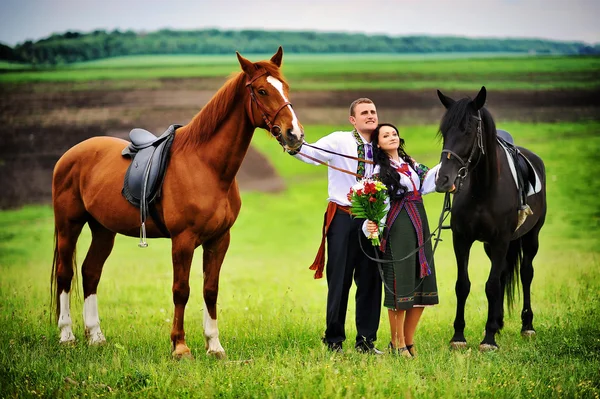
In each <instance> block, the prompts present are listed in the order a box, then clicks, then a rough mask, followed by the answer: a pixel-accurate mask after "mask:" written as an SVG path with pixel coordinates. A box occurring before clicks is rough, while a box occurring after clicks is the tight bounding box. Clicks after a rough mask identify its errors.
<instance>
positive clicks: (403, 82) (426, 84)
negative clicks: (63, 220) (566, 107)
mask: <svg viewBox="0 0 600 399" xmlns="http://www.w3.org/2000/svg"><path fill="white" fill-rule="evenodd" d="M270 56H271V55H264V56H257V55H250V56H248V57H249V58H250V59H251V60H253V61H258V60H261V59H266V58H268V57H270ZM284 64H285V67H284V72H285V74H286V77H287V78H288V80H289V81H290V84H292V85H293V87H294V89H295V90H343V89H362V88H364V87H369V88H371V89H387V90H420V89H432V88H437V87H441V86H444V87H446V88H447V90H454V89H460V90H475V89H477V88H478V87H480V86H481V82H483V81H485V82H487V84H486V86H487V87H488V88H490V89H493V90H533V89H535V90H547V89H595V88H598V87H600V73H599V72H598V71H599V70H600V57H568V56H557V57H553V56H523V55H519V56H515V55H510V56H509V55H506V54H500V55H490V54H483V55H482V54H479V55H473V54H471V55H462V56H461V55H458V56H457V55H447V54H442V55H440V54H437V55H436V54H432V55H429V56H424V55H420V56H417V55H393V54H371V55H367V54H346V55H296V54H289V55H285V57H284ZM349 65H351V66H352V67H351V68H349V67H348V66H349ZM236 68H237V59H236V57H235V55H234V54H231V55H229V56H138V57H119V58H115V59H105V60H99V61H93V62H86V63H81V64H74V65H68V66H63V67H57V68H48V69H41V70H31V69H29V68H27V69H24V70H21V71H15V70H14V65H13V66H12V67H11V68H2V65H0V72H2V73H0V83H3V82H4V83H28V82H87V81H97V80H106V81H115V80H134V81H135V80H144V81H147V80H157V79H164V78H200V77H202V78H207V77H208V78H222V77H224V76H227V75H229V74H230V73H231V71H232V70H235V69H236ZM2 69H4V71H2ZM145 84H146V85H147V84H148V83H147V82H146V83H145Z"/></svg>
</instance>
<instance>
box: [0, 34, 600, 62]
mask: <svg viewBox="0 0 600 399" xmlns="http://www.w3.org/2000/svg"><path fill="white" fill-rule="evenodd" d="M279 45H282V46H283V47H284V49H285V51H286V52H288V53H444V52H455V53H456V52H458V53H460V52H523V53H536V54H573V55H586V54H600V44H596V45H594V46H590V45H587V44H585V43H582V42H560V41H550V40H541V39H493V38H483V39H468V38H463V37H440V36H397V37H392V36H384V35H366V34H352V33H321V32H308V31H307V32H289V31H263V30H241V31H233V30H217V29H208V30H194V31H175V30H167V29H164V30H159V31H156V32H147V33H139V32H133V31H126V32H121V31H118V30H115V31H112V32H107V31H104V30H96V31H94V32H91V33H80V32H66V33H64V34H54V35H52V36H50V37H48V38H46V39H42V40H38V41H36V42H32V41H26V42H24V43H22V44H18V45H17V46H15V47H14V48H11V47H9V46H6V45H2V44H0V59H2V60H7V61H18V62H27V63H31V64H64V63H72V62H81V61H90V60H96V59H101V58H107V57H117V56H126V55H140V54H230V53H232V52H234V51H240V52H242V53H247V54H249V53H272V52H273V51H274V49H276V48H277V47H278V46H279Z"/></svg>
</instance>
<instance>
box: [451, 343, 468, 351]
mask: <svg viewBox="0 0 600 399" xmlns="http://www.w3.org/2000/svg"><path fill="white" fill-rule="evenodd" d="M450 348H451V349H456V350H459V349H467V342H466V341H452V342H450Z"/></svg>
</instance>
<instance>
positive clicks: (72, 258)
mask: <svg viewBox="0 0 600 399" xmlns="http://www.w3.org/2000/svg"><path fill="white" fill-rule="evenodd" d="M56 192H57V194H56V196H55V197H54V199H53V203H54V224H55V227H54V236H55V237H54V238H55V244H54V245H55V246H54V262H53V263H54V264H53V266H52V281H51V285H52V286H54V295H55V297H54V301H55V303H56V316H57V319H58V329H59V331H60V343H63V344H70V343H74V342H75V335H74V334H73V329H72V326H73V321H72V319H71V310H70V301H69V299H70V298H69V294H70V292H71V282H72V280H73V276H74V275H75V273H76V270H75V269H76V267H77V259H76V249H77V239H78V238H79V235H80V234H81V230H82V229H83V226H84V225H85V223H86V212H85V209H84V208H83V204H82V203H80V202H78V201H77V200H76V199H74V198H72V197H71V196H70V195H62V196H61V195H60V192H58V190H56ZM66 194H69V193H66Z"/></svg>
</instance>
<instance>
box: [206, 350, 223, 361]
mask: <svg viewBox="0 0 600 399" xmlns="http://www.w3.org/2000/svg"><path fill="white" fill-rule="evenodd" d="M206 354H207V355H208V356H212V357H214V358H215V359H219V360H222V359H225V358H227V355H226V354H225V351H224V350H223V351H211V350H207V351H206Z"/></svg>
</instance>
